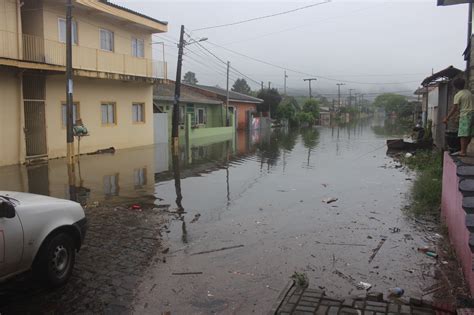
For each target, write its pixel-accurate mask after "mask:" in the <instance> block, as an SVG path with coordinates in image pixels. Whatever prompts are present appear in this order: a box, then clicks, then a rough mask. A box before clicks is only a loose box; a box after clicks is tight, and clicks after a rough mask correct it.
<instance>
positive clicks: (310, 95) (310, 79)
mask: <svg viewBox="0 0 474 315" xmlns="http://www.w3.org/2000/svg"><path fill="white" fill-rule="evenodd" d="M317 80H318V79H316V78H309V79H303V81H308V84H309V98H310V99H312V98H313V93H311V81H317Z"/></svg>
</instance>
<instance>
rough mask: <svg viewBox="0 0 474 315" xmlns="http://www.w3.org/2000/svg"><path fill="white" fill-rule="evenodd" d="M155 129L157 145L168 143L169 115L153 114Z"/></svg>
mask: <svg viewBox="0 0 474 315" xmlns="http://www.w3.org/2000/svg"><path fill="white" fill-rule="evenodd" d="M153 129H154V134H155V143H168V114H167V113H155V114H153Z"/></svg>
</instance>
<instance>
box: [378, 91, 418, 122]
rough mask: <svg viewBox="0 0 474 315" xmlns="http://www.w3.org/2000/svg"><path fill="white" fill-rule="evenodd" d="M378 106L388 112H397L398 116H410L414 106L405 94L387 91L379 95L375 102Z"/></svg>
mask: <svg viewBox="0 0 474 315" xmlns="http://www.w3.org/2000/svg"><path fill="white" fill-rule="evenodd" d="M373 105H374V106H375V107H376V108H381V109H383V110H384V111H385V112H386V113H387V114H390V113H396V114H397V115H398V116H402V117H403V116H409V115H411V113H412V111H413V106H412V105H411V104H410V103H409V102H408V100H407V98H406V97H405V96H403V95H398V94H393V93H385V94H381V95H379V96H377V98H376V99H375V101H374V104H373Z"/></svg>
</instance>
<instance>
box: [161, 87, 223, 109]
mask: <svg viewBox="0 0 474 315" xmlns="http://www.w3.org/2000/svg"><path fill="white" fill-rule="evenodd" d="M174 89H175V84H174V82H173V81H168V82H166V83H156V84H155V86H154V87H153V99H154V100H155V101H169V102H172V101H174ZM180 102H181V103H197V104H209V105H222V101H221V100H219V99H217V98H212V97H210V96H207V95H204V94H201V93H199V92H198V91H196V90H195V89H191V88H189V87H187V86H186V85H183V84H182V85H181V95H180Z"/></svg>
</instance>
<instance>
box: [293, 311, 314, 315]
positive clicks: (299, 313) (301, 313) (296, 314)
mask: <svg viewBox="0 0 474 315" xmlns="http://www.w3.org/2000/svg"><path fill="white" fill-rule="evenodd" d="M292 315H313V312H305V311H294V312H293V313H292Z"/></svg>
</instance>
